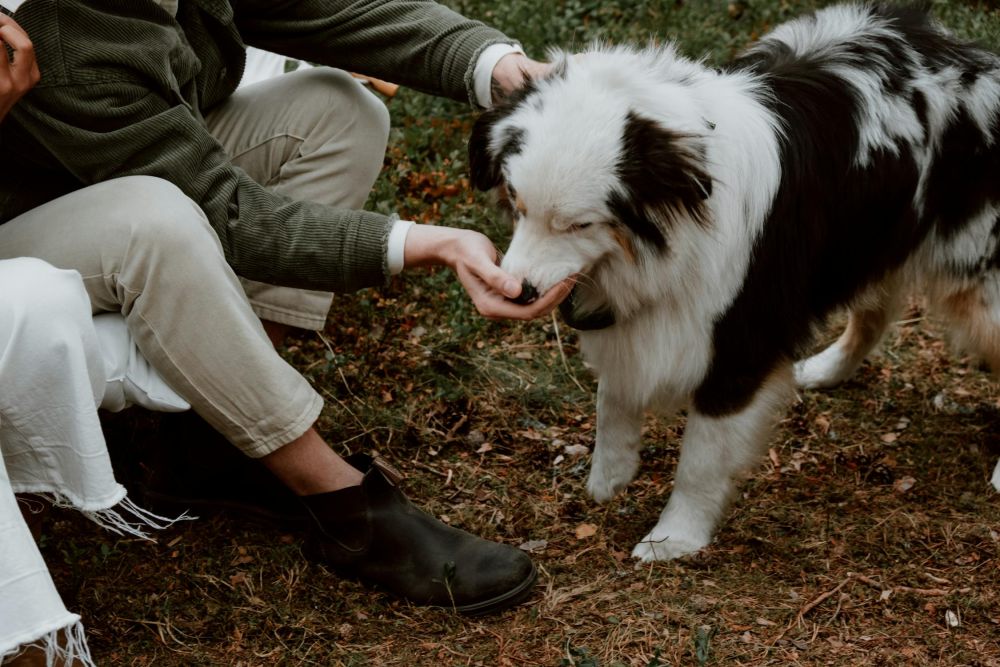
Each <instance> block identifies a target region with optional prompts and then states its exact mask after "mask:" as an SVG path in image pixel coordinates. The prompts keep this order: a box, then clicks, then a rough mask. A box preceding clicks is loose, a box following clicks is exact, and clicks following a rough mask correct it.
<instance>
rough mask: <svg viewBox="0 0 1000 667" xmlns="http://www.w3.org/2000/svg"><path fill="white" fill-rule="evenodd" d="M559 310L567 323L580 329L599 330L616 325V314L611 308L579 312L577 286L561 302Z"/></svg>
mask: <svg viewBox="0 0 1000 667" xmlns="http://www.w3.org/2000/svg"><path fill="white" fill-rule="evenodd" d="M559 312H560V313H561V314H562V316H563V320H565V322H566V324H567V325H569V326H570V327H572V328H574V329H577V330H579V331H597V330H598V329H607V328H608V327H610V326H612V325H614V323H615V314H614V312H613V311H612V310H611V309H610V308H602V309H600V310H595V311H592V312H589V313H585V314H582V315H580V314H577V311H576V288H575V287H574V288H573V291H572V292H570V293H569V296H568V297H566V299H564V300H563V302H562V303H560V304H559Z"/></svg>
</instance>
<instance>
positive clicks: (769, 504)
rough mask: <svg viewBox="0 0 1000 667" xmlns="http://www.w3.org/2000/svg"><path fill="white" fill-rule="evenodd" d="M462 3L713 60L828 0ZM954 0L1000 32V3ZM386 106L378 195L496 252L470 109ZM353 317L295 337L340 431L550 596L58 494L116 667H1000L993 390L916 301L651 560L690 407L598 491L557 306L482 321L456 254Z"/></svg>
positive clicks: (961, 26) (652, 427)
mask: <svg viewBox="0 0 1000 667" xmlns="http://www.w3.org/2000/svg"><path fill="white" fill-rule="evenodd" d="M453 4H454V5H455V6H457V7H459V8H460V9H462V10H463V11H465V12H467V13H469V14H472V15H474V16H479V17H483V18H487V19H488V20H490V21H492V22H494V23H497V24H499V25H500V26H501V27H502V28H504V29H505V30H507V31H508V32H510V33H511V34H515V35H518V36H521V37H522V39H524V40H525V42H526V43H527V44H528V45H529V46H530V47H532V48H534V49H538V48H540V46H541V45H542V44H546V43H550V42H554V43H559V44H563V45H567V46H570V47H573V46H578V45H579V44H581V43H585V41H586V40H589V39H590V38H591V37H594V36H600V37H604V38H607V39H614V40H629V39H631V40H636V39H645V38H646V37H648V35H649V34H650V32H656V33H657V34H661V35H666V34H672V35H677V36H678V37H679V38H680V39H681V42H682V44H683V45H685V50H686V51H688V52H689V53H701V52H703V51H706V50H709V51H710V58H714V59H717V60H721V59H724V58H726V57H728V56H729V55H730V54H731V53H732V52H733V51H734V50H736V49H738V48H740V47H741V46H743V45H745V44H747V43H749V42H750V41H751V40H752V39H754V38H755V37H756V35H758V34H760V33H761V32H762V31H763V30H766V28H767V27H768V26H769V25H771V24H773V23H774V22H776V21H778V20H782V19H784V18H787V17H790V16H792V15H794V14H796V13H798V12H800V11H802V10H804V9H805V8H808V7H811V6H815V5H816V4H822V3H812V2H791V1H787V2H786V1H782V2H777V1H770V0H769V1H759V2H758V1H757V0H754V2H752V3H746V2H743V3H733V4H731V5H729V6H728V7H727V6H726V5H725V3H721V2H719V3H716V2H712V3H692V2H689V3H683V2H679V1H678V2H673V1H671V2H600V3H598V2H581V1H578V0H577V1H574V0H566V1H564V2H553V3H543V4H542V5H537V4H536V3H530V2H527V0H525V1H524V2H509V3H503V4H502V6H500V7H492V5H491V4H490V3H485V2H471V1H470V2H455V3H453ZM935 7H936V8H937V10H938V11H939V12H940V13H941V14H942V15H943V16H944V17H945V18H946V19H947V20H949V21H950V24H952V25H954V26H955V27H956V29H958V30H960V31H963V32H964V33H965V34H969V35H973V36H976V37H979V38H981V39H984V40H985V41H987V42H988V43H991V44H993V45H994V46H996V45H1000V30H998V28H997V24H998V23H1000V15H998V14H997V12H996V10H995V9H994V8H992V7H990V6H986V5H983V4H977V3H971V4H968V3H943V2H939V3H935ZM390 109H391V111H392V112H393V116H394V119H395V124H396V126H395V129H394V132H393V136H392V144H391V146H390V150H389V154H388V156H387V160H386V169H385V173H384V175H383V178H382V179H381V180H380V182H379V185H378V186H377V189H376V192H375V193H374V194H373V196H372V200H371V202H370V205H371V206H372V207H373V208H377V209H383V210H399V211H400V212H401V214H403V215H404V216H410V217H415V218H419V219H421V220H424V221H426V222H431V223H436V222H447V223H449V224H457V225H466V226H472V227H476V228H478V229H481V230H483V231H484V232H486V233H487V234H489V235H490V236H491V237H492V238H494V239H495V240H496V242H497V243H498V244H500V245H503V243H505V242H506V238H507V236H508V232H507V230H506V229H505V227H504V225H503V222H502V221H501V220H499V219H498V218H497V216H495V215H494V214H493V213H492V209H491V208H490V206H489V204H488V202H486V201H485V199H484V198H481V197H479V196H478V195H475V194H474V193H472V192H471V191H470V189H469V187H468V183H467V181H466V180H464V179H465V156H464V141H465V138H466V137H467V134H468V130H469V127H470V123H471V121H472V116H471V115H470V114H469V113H468V111H466V110H465V109H464V108H462V107H459V106H456V105H451V104H449V103H444V102H440V101H437V100H431V99H430V98H426V97H424V96H421V95H419V94H417V93H413V92H411V91H403V92H402V93H401V94H400V95H399V96H398V97H397V98H395V99H393V100H392V102H391V103H390ZM335 311H336V315H335V316H334V317H332V318H331V321H330V323H329V324H328V326H327V327H326V331H325V332H324V333H323V334H322V335H321V336H317V335H312V334H309V335H302V336H300V337H298V338H295V339H293V340H291V341H290V344H289V346H288V347H287V349H286V350H285V351H284V352H285V354H286V355H287V358H288V359H289V361H291V362H292V363H293V364H295V365H296V366H297V367H299V368H300V369H302V370H303V371H304V372H305V373H306V374H307V375H308V376H309V377H310V379H311V380H312V381H313V382H314V383H315V385H316V386H317V387H319V388H320V389H321V391H322V392H323V394H324V396H325V397H326V399H327V408H326V410H325V412H324V414H323V417H322V420H321V424H320V426H321V430H322V432H323V434H324V435H325V436H327V437H328V438H329V440H330V441H331V442H332V443H334V445H335V446H336V448H337V449H338V451H342V452H349V451H359V450H364V451H377V452H379V453H381V454H382V455H383V456H385V457H387V458H388V459H389V460H390V461H391V462H393V463H395V464H396V465H397V466H398V467H399V468H401V469H403V470H404V471H405V472H406V473H407V474H408V478H407V480H406V482H405V488H406V490H407V492H408V493H409V495H410V496H411V497H412V498H414V499H415V500H416V501H417V502H419V503H420V504H422V505H423V506H424V507H426V508H427V509H428V510H429V511H431V512H433V513H434V514H435V515H437V516H439V517H441V518H442V520H445V521H447V522H449V523H451V524H452V525H455V526H460V527H462V528H465V529H468V530H470V531H472V532H474V533H478V534H480V535H483V536H486V537H489V538H492V539H497V540H502V541H504V542H508V543H510V544H514V545H519V546H520V547H521V548H523V549H525V550H528V551H530V553H531V554H532V556H533V558H534V559H535V561H536V563H537V564H538V566H539V570H540V577H539V583H538V587H537V589H536V591H535V594H534V595H533V596H532V597H531V598H530V599H529V600H528V601H527V602H525V603H524V604H523V605H521V606H520V607H518V608H516V609H513V610H511V611H508V612H505V613H503V614H501V615H499V616H496V617H492V618H487V619H481V620H466V619H463V618H460V617H456V616H455V615H453V614H452V613H449V612H448V611H442V610H430V609H421V608H415V607H412V606H410V605H408V604H406V603H403V602H399V601H396V600H393V599H390V598H388V597H386V596H384V595H381V594H377V593H371V592H369V591H367V590H365V589H363V588H361V587H359V586H358V585H356V584H354V583H352V582H349V581H344V580H341V579H339V578H338V577H336V576H335V575H333V574H331V573H330V572H328V571H326V570H325V569H324V568H323V567H321V566H317V565H314V564H310V563H308V562H307V561H306V560H304V559H303V557H302V555H301V553H300V548H299V537H298V536H297V535H295V534H294V533H283V532H281V531H278V530H275V529H273V528H269V527H261V526H258V525H254V524H249V523H245V522H242V521H239V520H235V519H233V518H230V517H224V516H214V517H205V518H203V519H202V520H200V521H197V522H187V523H183V524H179V525H177V526H175V527H174V528H171V529H169V530H167V531H165V532H164V533H162V534H160V535H159V540H158V541H157V542H156V543H149V542H143V541H139V540H131V539H116V538H115V537H114V536H112V535H109V534H107V533H103V532H100V531H98V530H97V529H96V528H95V527H93V526H92V525H90V524H88V523H87V522H86V521H84V520H82V519H80V518H79V517H77V516H76V515H74V514H72V513H67V512H57V513H56V514H55V517H54V520H53V521H51V522H50V523H49V525H48V527H47V530H46V532H45V535H44V536H43V551H44V553H45V555H46V558H47V561H48V562H49V564H50V566H51V568H52V569H53V572H54V574H55V577H56V580H57V583H58V585H59V588H60V590H61V592H62V594H63V596H64V598H65V599H66V602H67V604H68V606H69V607H70V608H71V609H73V610H75V611H78V612H79V613H81V614H82V615H83V617H84V620H85V623H86V625H87V627H88V630H89V634H90V642H91V647H92V649H93V651H94V653H95V655H96V657H97V658H98V660H99V662H100V663H101V664H109V665H156V666H160V665H246V666H250V665H482V666H487V667H492V666H494V665H512V666H519V665H545V666H552V667H556V666H570V665H574V666H579V667H596V666H598V665H600V666H603V667H608V666H611V665H629V666H635V667H655V666H662V665H692V664H693V665H704V664H708V665H710V664H733V665H827V664H829V665H883V664H884V665H970V666H987V665H991V666H996V665H1000V643H998V638H1000V494H998V493H996V492H994V491H992V490H991V489H990V487H989V485H988V482H987V480H988V478H989V474H990V471H991V470H992V468H993V465H994V464H995V463H996V460H997V457H998V456H1000V385H998V383H997V382H996V380H995V378H991V377H990V376H988V375H987V374H986V373H985V372H984V370H982V369H980V368H979V367H978V366H977V365H976V363H975V361H974V360H971V359H965V358H962V357H961V356H958V355H955V354H952V353H951V352H950V351H949V350H948V348H947V345H946V342H945V338H944V336H943V333H942V331H941V330H940V328H939V327H937V326H936V325H935V323H934V321H933V319H932V318H931V317H930V315H929V314H928V313H925V311H924V310H923V307H922V305H921V302H920V300H919V299H915V300H914V301H913V304H912V306H911V307H910V310H909V312H907V313H906V315H905V318H904V320H903V322H901V323H900V324H899V326H898V327H897V328H896V330H895V332H894V333H893V334H892V336H891V337H890V338H889V340H888V341H887V342H886V344H885V346H884V348H883V353H882V354H881V356H880V357H878V358H876V359H873V360H872V361H870V362H869V363H867V364H866V365H865V366H864V367H863V369H862V370H861V371H860V373H859V374H858V375H857V376H856V377H855V378H854V379H852V380H851V381H849V382H848V383H846V384H845V385H844V386H843V387H840V388H838V389H836V390H832V391H829V392H826V393H817V392H807V393H804V394H803V395H801V396H800V397H799V399H798V400H797V401H796V402H795V404H794V405H792V406H791V408H790V409H789V411H788V413H787V415H786V416H785V418H784V420H783V421H782V422H781V423H780V425H779V428H778V430H777V432H776V434H775V436H774V438H773V442H772V444H771V448H770V451H769V453H768V456H767V457H766V458H765V459H764V460H762V461H761V467H760V468H759V469H758V470H757V471H755V473H754V474H753V476H752V477H751V478H750V479H749V480H748V481H747V483H746V484H745V485H744V487H743V493H742V497H741V498H740V499H739V500H738V501H737V503H736V504H735V505H734V507H733V509H732V511H731V512H730V514H729V517H728V519H727V520H726V522H725V524H724V525H723V526H722V527H721V529H720V531H719V533H718V537H717V539H716V541H715V542H714V543H713V544H712V545H711V546H710V547H709V548H708V549H706V550H705V551H704V552H703V553H702V554H699V555H697V556H695V557H692V558H689V559H686V560H683V561H681V562H671V563H658V564H653V565H641V566H639V565H636V564H635V563H634V562H633V561H632V560H631V558H630V557H629V552H630V550H631V548H632V546H633V545H634V543H635V542H636V541H637V540H639V539H640V538H641V537H642V536H643V535H644V534H645V532H646V531H647V530H648V528H649V527H650V526H651V525H652V524H653V523H654V522H655V521H656V518H657V516H658V514H659V511H660V510H661V509H662V507H663V505H664V503H665V502H666V498H667V496H668V494H669V492H670V488H671V479H672V475H673V470H674V467H675V464H676V459H677V453H678V445H679V443H680V438H681V435H682V433H683V429H684V418H683V415H681V416H679V417H677V418H663V419H655V418H653V417H650V418H649V420H648V422H647V429H646V434H645V440H646V442H647V447H646V450H645V452H644V454H643V466H642V469H641V471H640V474H639V476H638V477H637V479H636V481H635V482H634V483H633V484H632V485H631V486H630V487H629V489H628V492H627V493H626V494H625V495H624V496H622V497H620V498H618V499H616V500H615V501H613V502H612V503H610V504H609V505H607V506H603V507H602V506H597V505H595V504H594V503H593V502H591V501H590V500H589V499H588V498H587V497H586V495H585V491H584V480H585V478H586V473H587V468H588V465H589V453H590V450H591V449H592V447H593V440H594V400H593V392H594V386H595V385H594V382H593V380H592V378H591V377H590V376H589V375H588V373H587V371H586V369H585V368H584V367H583V365H582V363H581V360H580V359H579V357H578V354H577V347H576V344H575V343H576V340H575V335H574V334H573V333H572V331H571V330H569V329H567V328H566V327H565V326H564V325H562V324H561V322H558V321H557V320H552V321H542V322H535V323H530V324H524V325H517V324H502V323H491V322H486V321H484V320H483V319H482V318H479V317H477V316H476V315H475V314H474V313H473V312H471V310H470V308H469V306H468V304H467V303H466V300H465V299H464V296H463V294H462V292H461V290H460V288H459V287H458V285H457V283H456V282H455V281H454V280H453V279H452V278H451V277H450V276H449V275H447V274H446V273H444V272H432V273H417V274H414V275H410V276H407V277H406V278H404V279H401V280H398V281H396V282H394V283H393V284H392V285H391V286H389V287H387V288H385V289H379V290H369V291H366V292H363V293H360V294H356V295H348V296H343V297H338V299H337V301H336V305H335ZM836 334H837V323H836V322H834V323H833V324H832V325H831V328H830V329H829V330H828V331H827V332H825V333H824V334H823V336H822V337H821V339H822V340H821V341H820V342H829V341H831V340H832V339H833V338H834V337H835V336H836ZM141 445H142V443H141V442H138V443H135V446H137V447H141Z"/></svg>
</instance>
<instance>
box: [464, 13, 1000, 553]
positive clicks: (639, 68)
mask: <svg viewBox="0 0 1000 667" xmlns="http://www.w3.org/2000/svg"><path fill="white" fill-rule="evenodd" d="M555 56H556V58H557V60H558V63H559V64H558V67H557V68H556V71H555V72H554V74H553V75H551V76H550V77H548V78H546V79H543V80H538V81H534V82H532V83H531V85H529V86H528V87H527V88H526V89H524V90H523V91H521V92H520V93H519V94H518V95H517V96H516V97H515V98H514V99H511V100H510V101H508V102H507V103H506V104H504V105H502V106H500V107H498V108H495V109H493V110H491V111H488V112H486V113H485V114H483V116H481V117H480V119H479V121H478V122H477V124H476V127H475V128H474V130H473V136H472V139H471V142H470V161H471V169H472V176H473V181H474V183H475V184H476V186H478V187H480V188H482V189H496V190H497V191H498V192H499V193H500V195H501V200H502V201H503V202H504V204H505V205H506V206H507V207H508V208H509V209H510V211H511V213H512V215H513V218H514V222H515V225H516V226H515V232H514V237H513V240H512V242H511V245H510V247H509V249H508V251H507V253H506V256H505V257H504V260H503V267H504V268H505V269H506V270H507V271H509V272H511V273H512V274H514V275H516V276H518V277H521V278H523V279H525V280H526V281H527V282H529V283H530V284H531V285H533V286H534V287H535V288H537V289H538V290H539V291H540V292H544V291H545V290H547V289H548V288H550V287H552V286H553V285H555V284H556V283H557V282H559V281H561V280H563V279H564V278H566V277H567V276H570V275H576V276H578V286H577V288H576V292H575V294H574V298H573V301H572V306H571V309H572V311H573V312H572V313H570V315H571V317H570V321H571V322H578V323H580V324H581V328H582V329H588V327H587V326H586V323H587V322H588V321H590V320H589V317H590V316H597V317H598V321H599V322H600V323H601V325H600V326H598V327H594V328H589V329H588V330H584V331H581V334H580V340H581V345H582V348H583V353H584V355H585V357H586V358H587V360H588V362H589V363H590V364H591V365H592V366H593V367H594V368H595V371H596V373H597V375H598V378H599V387H598V432H597V443H596V448H595V451H594V457H593V462H592V469H591V475H590V479H589V481H588V490H589V492H590V493H591V495H593V496H594V498H595V499H597V500H598V501H605V500H607V499H609V498H611V497H612V496H613V495H614V494H615V493H617V492H618V491H620V490H621V489H622V488H623V487H624V486H625V485H626V484H627V483H628V482H629V481H630V480H631V479H632V478H633V476H634V475H635V473H636V470H637V467H638V461H639V458H638V452H639V447H640V428H641V424H642V418H643V412H644V411H645V410H650V409H651V410H656V411H659V412H669V411H675V410H677V409H680V408H684V407H687V408H688V422H687V427H686V431H685V435H684V441H683V443H682V448H681V456H680V461H679V464H678V470H677V474H676V478H675V484H674V490H673V493H672V495H671V497H670V500H669V502H668V504H667V506H666V508H665V509H664V511H663V513H662V515H661V517H660V520H659V523H658V524H657V525H656V526H655V527H654V528H653V530H652V531H650V533H649V534H648V535H647V536H646V537H645V538H644V539H643V540H642V541H641V542H640V543H639V544H638V545H637V546H636V548H635V550H634V552H633V555H635V556H636V557H639V558H642V559H644V560H656V559H667V558H674V557H678V556H681V555H685V554H688V553H692V552H694V551H697V550H698V549H700V548H702V547H703V546H705V545H706V544H708V542H709V541H710V540H711V537H712V534H713V532H714V530H715V526H716V524H717V523H718V521H719V519H720V518H721V516H722V514H723V512H724V511H725V508H726V506H727V503H728V500H729V498H730V496H731V495H732V493H733V491H734V489H735V479H736V478H737V477H738V476H739V475H740V474H742V473H744V472H745V471H746V470H747V469H748V468H749V467H750V466H751V465H752V464H753V463H754V462H756V461H757V459H758V457H759V455H760V452H761V451H762V448H764V447H765V446H766V442H767V438H768V436H769V433H770V429H771V426H772V424H773V422H774V420H775V419H776V418H777V416H778V415H779V414H780V410H781V409H782V408H783V407H784V406H785V405H786V403H787V400H788V398H789V396H790V394H791V393H792V391H793V388H794V385H795V384H796V382H797V383H798V384H799V385H800V386H804V387H825V386H831V385H833V384H836V383H838V382H840V381H842V380H843V379H845V378H846V377H848V376H849V375H850V374H851V373H852V372H853V371H854V370H855V369H856V368H857V367H858V365H859V364H860V363H861V362H862V360H863V359H864V358H865V356H866V355H867V354H868V352H870V351H871V349H872V348H873V347H874V346H875V345H876V344H877V343H878V342H879V340H880V339H881V338H882V336H883V333H884V331H885V329H886V327H887V326H888V324H889V323H890V322H891V321H892V320H893V318H894V317H895V316H896V315H897V314H898V312H899V308H900V306H901V304H902V302H903V300H904V297H905V295H906V293H907V291H908V290H912V289H922V290H924V291H925V292H926V293H927V294H928V295H929V297H930V299H931V302H932V304H933V305H934V307H935V308H936V310H937V312H938V313H939V314H940V315H942V316H943V317H944V318H945V320H946V321H947V322H948V324H949V325H950V329H951V331H952V333H953V335H954V338H955V340H956V342H957V343H958V344H959V345H961V346H963V347H964V348H966V349H968V350H970V351H972V352H974V353H977V354H979V355H981V356H982V357H983V358H984V359H985V360H986V361H987V362H988V363H990V364H991V365H992V366H993V367H994V368H1000V243H998V239H1000V58H998V56H997V55H996V54H994V53H992V52H989V51H987V50H985V49H983V48H980V47H977V46H975V45H971V44H967V43H964V42H962V41H961V40H958V39H956V38H954V37H952V36H951V35H950V34H949V33H948V32H947V31H945V30H944V29H943V28H942V27H940V26H939V25H937V24H936V23H935V22H934V21H933V20H932V19H931V18H930V17H929V15H928V13H927V11H926V9H925V8H924V7H914V6H909V7H899V6H892V5H882V4H847V5H838V6H833V7H829V8H827V9H824V10H821V11H819V12H817V13H816V14H814V15H810V16H806V17H803V18H799V19H797V20H794V21H791V22H789V23H786V24H784V25H781V26H779V27H778V28H776V29H775V30H774V31H773V32H771V33H770V34H769V35H767V36H765V37H764V38H763V39H762V40H760V42H759V43H758V44H757V45H755V46H754V47H753V48H751V49H750V50H749V51H748V52H747V53H746V54H744V55H743V56H742V57H740V58H739V59H737V60H736V61H735V62H733V63H731V64H730V65H729V66H727V67H725V68H723V69H722V70H713V69H710V68H707V67H705V66H703V65H702V64H700V63H696V62H693V61H690V60H688V59H686V58H683V57H681V56H680V55H678V54H677V52H676V50H675V49H674V47H672V46H666V47H662V48H649V49H645V50H636V49H630V48H621V47H619V48H595V49H594V50H592V51H590V52H587V53H584V54H579V55H576V56H568V55H566V54H555ZM845 307H846V308H848V309H849V310H850V318H849V324H848V327H847V329H846V331H845V332H844V334H843V335H842V336H841V338H840V339H839V340H838V341H837V342H836V343H835V344H834V345H832V346H831V347H829V348H828V349H826V350H825V351H823V352H821V353H820V354H818V355H816V356H814V357H811V358H809V359H806V360H804V361H801V362H799V363H795V360H796V359H798V358H799V357H800V356H801V355H802V354H803V352H804V350H806V349H807V347H808V345H809V344H810V342H811V341H812V336H813V333H814V331H815V329H816V327H817V325H819V324H821V323H822V322H823V321H824V319H825V318H826V317H827V316H828V315H829V314H830V313H831V312H833V311H835V310H837V309H839V308H845ZM595 314H596V315H595ZM998 473H1000V466H998ZM995 477H996V476H995Z"/></svg>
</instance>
